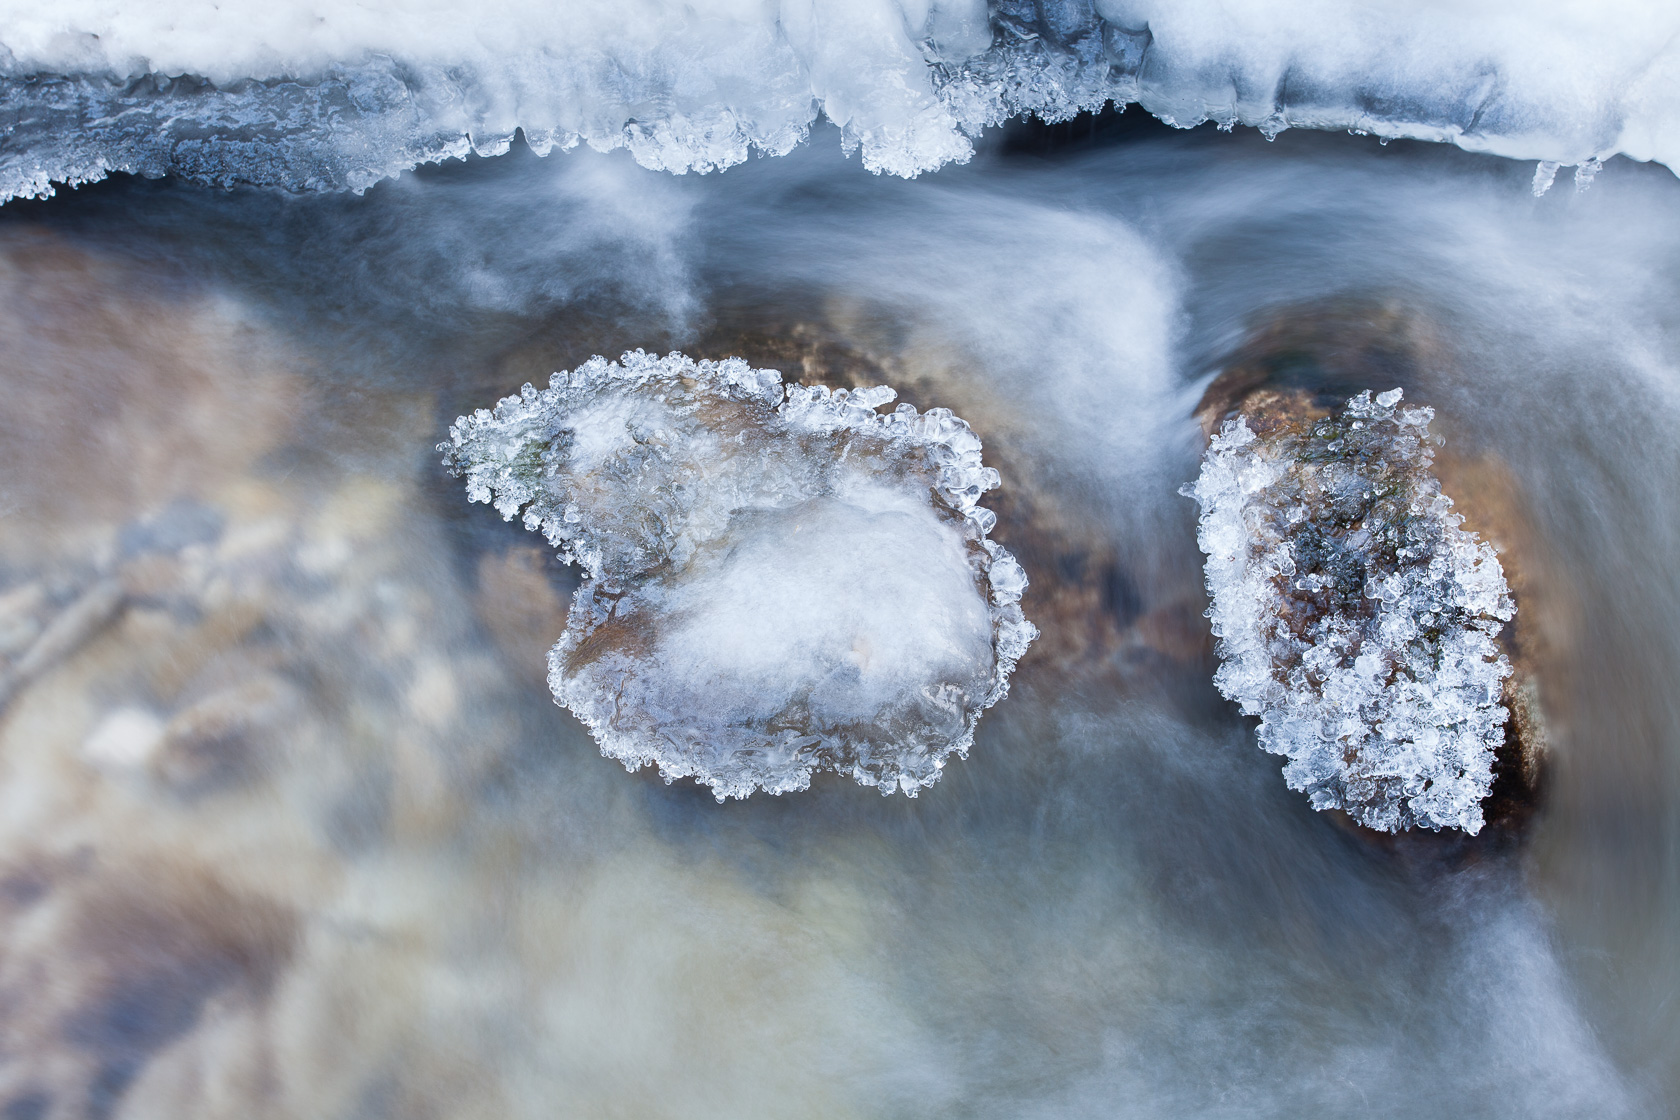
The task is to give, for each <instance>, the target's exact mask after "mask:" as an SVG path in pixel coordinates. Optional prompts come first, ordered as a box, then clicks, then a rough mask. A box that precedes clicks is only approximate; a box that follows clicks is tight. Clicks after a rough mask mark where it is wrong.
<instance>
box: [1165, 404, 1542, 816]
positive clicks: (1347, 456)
mask: <svg viewBox="0 0 1680 1120" xmlns="http://www.w3.org/2000/svg"><path fill="white" fill-rule="evenodd" d="M1400 399H1401V392H1400V390H1399V389H1394V390H1392V391H1390V392H1387V393H1382V394H1380V395H1378V396H1376V397H1374V398H1373V397H1372V395H1371V394H1370V393H1369V392H1367V393H1363V394H1361V395H1359V396H1357V397H1355V398H1354V399H1353V400H1351V401H1349V402H1348V404H1347V407H1346V408H1345V409H1344V410H1343V411H1342V413H1341V414H1340V415H1337V416H1332V417H1327V418H1325V419H1322V420H1319V421H1316V422H1302V423H1300V424H1298V425H1295V426H1293V427H1291V426H1285V427H1283V428H1281V429H1279V430H1277V431H1274V432H1272V433H1270V434H1268V435H1266V436H1259V435H1256V434H1255V432H1253V431H1252V430H1251V429H1250V428H1249V427H1248V425H1247V423H1246V422H1245V421H1244V420H1243V418H1242V417H1240V416H1239V417H1237V418H1235V419H1232V420H1229V421H1227V422H1226V423H1225V425H1224V427H1223V429H1222V430H1221V431H1220V433H1219V434H1218V435H1217V436H1216V437H1215V438H1214V440H1213V443H1212V446H1211V447H1210V448H1209V450H1208V453H1207V457H1206V461H1205V462H1204V465H1203V468H1202V473H1201V476H1200V477H1199V478H1198V479H1197V480H1196V482H1195V483H1194V484H1193V485H1192V486H1190V487H1187V488H1186V490H1185V493H1186V494H1187V495H1189V496H1191V497H1194V498H1195V499H1196V500H1197V501H1198V502H1199V503H1200V504H1201V509H1202V513H1201V522H1200V526H1199V529H1198V532H1197V540H1198V542H1199V543H1200V545H1201V548H1202V551H1203V552H1204V553H1206V555H1207V569H1206V570H1207V584H1208V591H1209V592H1210V594H1211V596H1212V599H1213V605H1212V608H1211V609H1210V611H1209V617H1210V618H1211V619H1212V621H1213V632H1214V634H1215V636H1216V637H1217V638H1218V649H1219V657H1220V660H1221V662H1222V664H1221V665H1220V668H1219V671H1218V673H1217V675H1216V676H1215V678H1214V680H1215V683H1216V684H1217V685H1218V687H1219V689H1220V691H1221V692H1222V693H1224V695H1225V696H1227V697H1228V698H1230V699H1232V700H1235V701H1237V702H1238V703H1239V704H1240V705H1241V706H1242V710H1243V711H1244V712H1245V713H1246V714H1248V715H1256V716H1259V717H1260V729H1259V739H1260V745H1261V746H1262V747H1263V748H1264V749H1266V750H1268V751H1271V752H1272V753H1274V754H1280V755H1284V756H1286V757H1287V758H1288V759H1289V762H1288V763H1287V764H1286V765H1285V766H1284V768H1283V773H1284V778H1285V779H1286V780H1287V781H1288V783H1289V786H1290V788H1291V789H1297V790H1302V791H1305V792H1306V793H1308V794H1309V795H1310V797H1311V799H1312V804H1313V807H1314V808H1317V809H1331V808H1339V809H1343V810H1346V811H1347V812H1348V814H1349V815H1351V816H1352V817H1353V818H1354V819H1355V820H1356V821H1358V822H1359V823H1360V824H1363V825H1366V826H1367V827H1370V828H1375V829H1381V830H1383V831H1388V832H1394V831H1399V830H1401V829H1405V828H1411V827H1414V826H1417V827H1423V828H1431V829H1440V828H1461V829H1463V830H1464V831H1466V832H1468V833H1471V834H1475V833H1476V832H1478V831H1480V829H1481V827H1482V809H1481V801H1482V799H1483V798H1484V797H1485V796H1487V793H1488V790H1489V787H1490V786H1491V785H1492V781H1493V774H1492V766H1493V757H1494V750H1495V748H1496V747H1498V746H1499V744H1500V742H1501V741H1502V738H1503V735H1504V724H1505V722H1506V719H1507V715H1508V713H1507V711H1506V709H1505V707H1504V706H1503V705H1502V704H1501V702H1500V695H1501V688H1502V685H1503V682H1504V680H1505V678H1506V677H1508V676H1509V675H1510V673H1511V665H1510V662H1509V660H1508V659H1507V658H1506V657H1505V655H1504V654H1502V653H1501V652H1500V650H1499V646H1498V643H1497V637H1498V634H1499V632H1500V630H1501V628H1502V627H1503V625H1504V623H1505V622H1507V621H1508V620H1510V619H1511V618H1512V616H1513V615H1514V613H1515V607H1514V606H1513V604H1512V601H1511V598H1510V595H1509V594H1508V593H1507V590H1506V586H1505V576H1504V572H1503V570H1502V569H1501V568H1500V564H1499V558H1498V557H1497V556H1496V555H1495V553H1494V550H1493V548H1492V546H1490V545H1489V544H1487V543H1486V542H1484V541H1481V540H1479V539H1478V538H1477V537H1476V535H1475V534H1473V533H1470V532H1468V531H1466V530H1465V529H1463V528H1462V527H1461V522H1462V520H1463V519H1462V517H1460V515H1458V514H1457V513H1454V512H1453V511H1452V502H1451V501H1450V500H1449V499H1448V498H1447V497H1446V496H1444V495H1443V494H1442V493H1441V489H1440V484H1439V483H1438V482H1437V480H1436V479H1435V478H1434V477H1433V475H1432V474H1431V473H1430V467H1431V466H1432V464H1433V461H1434V452H1433V450H1432V447H1431V443H1430V436H1429V430H1428V429H1429V422H1430V420H1431V419H1432V418H1433V416H1434V412H1433V410H1431V409H1428V408H1406V407H1401V406H1400Z"/></svg>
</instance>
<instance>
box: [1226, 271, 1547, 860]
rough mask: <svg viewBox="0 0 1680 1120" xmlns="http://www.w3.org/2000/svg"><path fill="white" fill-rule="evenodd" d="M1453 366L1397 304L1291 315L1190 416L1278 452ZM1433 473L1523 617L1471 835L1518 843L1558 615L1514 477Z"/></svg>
mask: <svg viewBox="0 0 1680 1120" xmlns="http://www.w3.org/2000/svg"><path fill="white" fill-rule="evenodd" d="M1446 361H1447V358H1446V355H1445V347H1444V346H1443V345H1442V344H1441V342H1440V339H1439V335H1438V333H1437V331H1436V329H1435V328H1434V327H1433V326H1432V324H1431V323H1430V322H1429V321H1428V320H1427V319H1426V318H1425V317H1423V316H1421V315H1418V314H1415V313H1413V312H1410V311H1409V310H1407V309H1405V308H1403V307H1400V306H1398V305H1374V306H1373V305H1360V304H1349V305H1339V306H1331V307H1327V308H1326V307H1308V308H1292V309H1289V310H1288V311H1286V312H1284V313H1280V314H1279V315H1277V316H1275V317H1274V318H1273V319H1272V320H1270V321H1268V322H1267V323H1265V324H1263V325H1262V326H1260V327H1259V328H1257V329H1255V330H1254V331H1252V332H1251V333H1250V334H1249V336H1248V337H1247V338H1246V339H1245V340H1244V341H1243V342H1242V343H1241V344H1240V345H1239V346H1238V348H1237V350H1236V351H1235V353H1234V354H1233V355H1232V357H1231V358H1230V359H1229V361H1228V362H1227V364H1226V366H1225V368H1224V369H1223V370H1222V371H1221V372H1220V373H1219V375H1218V376H1216V377H1215V378H1214V380H1213V381H1212V382H1211V383H1210V385H1209V386H1208V389H1207V390H1206V392H1205V393H1204V395H1203V397H1202V400H1201V402H1200V403H1199V404H1198V406H1197V408H1196V410H1195V416H1196V419H1197V421H1198V422H1199V423H1200V425H1201V426H1202V430H1203V432H1204V434H1206V435H1207V436H1208V438H1209V439H1210V440H1212V439H1213V438H1214V437H1215V436H1216V435H1217V434H1218V433H1219V432H1220V431H1221V430H1222V429H1224V428H1225V425H1227V424H1228V423H1231V422H1233V421H1236V420H1238V419H1240V420H1241V423H1242V424H1243V426H1244V427H1246V428H1247V429H1248V430H1250V431H1252V432H1253V433H1254V434H1255V436H1256V437H1257V440H1258V443H1257V445H1256V446H1257V447H1272V446H1277V447H1283V446H1286V445H1289V444H1290V443H1291V441H1295V442H1296V443H1298V442H1299V441H1300V440H1301V438H1302V437H1303V435H1304V433H1307V432H1310V431H1313V430H1315V428H1316V427H1317V426H1322V425H1323V424H1325V423H1327V422H1329V421H1330V420H1331V418H1333V417H1334V416H1335V415H1336V414H1337V413H1338V412H1339V411H1340V409H1341V408H1342V407H1343V402H1345V401H1346V400H1348V399H1349V398H1350V397H1351V396H1353V395H1354V394H1355V393H1356V392H1358V391H1360V390H1363V389H1368V388H1379V389H1391V388H1395V387H1399V386H1406V385H1414V384H1416V383H1417V382H1418V381H1419V380H1420V377H1419V374H1420V371H1421V370H1422V369H1423V368H1425V366H1426V365H1428V366H1432V367H1434V368H1437V369H1438V368H1442V367H1443V366H1444V365H1445V363H1446ZM1408 403H1410V402H1408ZM1225 430H1229V429H1225ZM1330 446H1332V447H1334V446H1336V444H1334V443H1332V444H1331V445H1330ZM1354 450H1356V449H1355V448H1352V447H1351V446H1350V448H1349V449H1348V453H1349V454H1352V453H1353V452H1354ZM1359 453H1360V454H1368V453H1369V452H1365V451H1360V452H1359ZM1426 469H1429V470H1430V471H1431V473H1432V474H1433V475H1436V476H1438V477H1439V478H1440V479H1441V490H1442V492H1444V493H1447V494H1449V495H1450V496H1451V499H1452V505H1453V511H1454V512H1455V513H1457V514H1459V515H1461V516H1462V518H1463V526H1462V527H1463V529H1464V530H1465V531H1468V532H1469V533H1471V534H1473V535H1475V536H1476V537H1478V538H1479V539H1481V540H1483V541H1488V542H1491V544H1492V546H1493V549H1494V551H1496V552H1497V554H1498V556H1499V562H1500V564H1501V566H1502V568H1503V574H1504V578H1505V580H1506V582H1508V584H1509V586H1510V588H1511V592H1512V596H1511V597H1512V599H1513V600H1514V601H1515V603H1516V607H1517V609H1516V610H1515V614H1514V617H1512V618H1510V619H1509V620H1507V621H1505V623H1504V625H1502V626H1499V627H1498V628H1497V633H1496V636H1495V643H1496V649H1497V651H1498V655H1499V657H1500V658H1502V659H1504V660H1506V661H1508V662H1509V664H1510V666H1511V670H1510V672H1509V674H1508V675H1506V676H1505V678H1504V680H1503V682H1502V684H1501V685H1500V686H1499V689H1498V698H1499V706H1500V708H1501V709H1503V712H1504V713H1505V717H1506V718H1505V721H1504V727H1503V733H1502V734H1501V735H1499V736H1496V737H1495V738H1496V740H1497V742H1496V745H1493V747H1492V752H1493V753H1492V761H1491V774H1490V780H1489V781H1488V783H1487V784H1488V785H1489V786H1490V787H1491V788H1489V789H1488V791H1487V793H1486V795H1485V797H1483V798H1482V799H1481V801H1480V811H1479V814H1478V816H1477V817H1476V819H1475V821H1474V827H1475V828H1476V829H1479V828H1480V826H1481V821H1482V820H1485V821H1486V822H1487V823H1488V824H1489V825H1491V826H1492V828H1491V829H1490V830H1489V833H1488V835H1490V836H1492V837H1495V838H1505V837H1511V836H1515V835H1518V834H1520V832H1521V831H1522V829H1523V826H1524V825H1525V824H1526V823H1527V821H1528V820H1529V818H1530V817H1531V815H1532V813H1533V811H1534V809H1535V807H1536V806H1537V805H1538V803H1539V798H1540V794H1541V791H1542V790H1543V786H1544V780H1545V779H1544V776H1545V770H1546V759H1547V754H1548V745H1547V733H1546V721H1545V718H1544V716H1543V715H1542V713H1541V708H1540V703H1539V691H1540V688H1539V681H1540V674H1541V671H1542V669H1543V665H1544V663H1545V660H1546V658H1545V653H1544V651H1545V648H1546V647H1547V646H1548V645H1550V644H1551V643H1550V641H1549V640H1548V636H1547V635H1548V632H1550V631H1555V630H1556V626H1555V624H1554V625H1548V621H1549V620H1550V618H1551V616H1553V615H1555V614H1556V613H1557V612H1556V611H1555V610H1553V609H1547V608H1546V607H1544V606H1542V605H1541V604H1542V602H1543V601H1544V599H1545V598H1546V597H1545V596H1544V595H1542V594H1541V589H1540V584H1541V583H1542V582H1543V581H1540V580H1538V579H1537V578H1536V575H1535V572H1536V570H1537V568H1538V564H1539V561H1538V559H1537V557H1536V551H1537V550H1536V549H1534V547H1533V543H1534V540H1533V531H1532V528H1531V524H1532V523H1531V521H1530V519H1529V518H1528V517H1527V516H1526V514H1525V513H1524V511H1523V508H1522V498H1521V491H1520V487H1519V485H1518V483H1517V481H1516V479H1515V478H1514V477H1513V476H1512V474H1511V472H1510V470H1509V469H1508V468H1506V467H1505V466H1504V465H1503V464H1502V463H1500V462H1499V461H1498V460H1497V459H1496V458H1495V457H1493V456H1491V455H1485V454H1484V455H1480V456H1474V457H1467V456H1465V455H1463V454H1454V453H1451V452H1445V453H1442V454H1440V455H1438V456H1437V457H1436V458H1435V460H1434V463H1433V464H1432V465H1431V466H1430V467H1428V468H1426ZM1301 508H1302V509H1303V511H1304V510H1306V509H1307V506H1305V505H1303V506H1302V507H1301ZM1292 784H1293V783H1292ZM1355 816H1356V817H1358V816H1359V814H1358V813H1356V814H1355Z"/></svg>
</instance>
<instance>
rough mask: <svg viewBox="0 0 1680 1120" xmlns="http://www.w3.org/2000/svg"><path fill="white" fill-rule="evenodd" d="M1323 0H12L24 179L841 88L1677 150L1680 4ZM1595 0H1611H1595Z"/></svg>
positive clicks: (910, 109)
mask: <svg viewBox="0 0 1680 1120" xmlns="http://www.w3.org/2000/svg"><path fill="white" fill-rule="evenodd" d="M1606 3H1607V4H1608V9H1606V10H1604V11H1602V12H1601V13H1599V14H1598V15H1597V16H1596V18H1591V19H1583V18H1582V17H1583V12H1582V11H1580V10H1577V9H1578V8H1579V5H1568V4H1563V3H1558V4H1556V5H1555V8H1556V10H1555V11H1554V10H1551V9H1552V8H1553V7H1554V5H1549V4H1544V3H1542V4H1540V5H1534V4H1521V5H1519V4H1515V3H1509V4H1501V3H1491V4H1486V5H1481V6H1479V7H1476V8H1475V9H1474V10H1466V11H1457V10H1453V11H1449V10H1448V9H1445V8H1443V9H1440V10H1438V11H1437V10H1430V9H1428V8H1427V6H1425V7H1424V8H1418V7H1417V6H1415V5H1401V4H1396V5H1383V4H1359V5H1343V6H1338V5H1335V4H1330V5H1325V4H1323V3H1319V2H1317V0H1264V2H1247V0H1244V2H1236V3H1233V2H1230V0H989V2H988V0H805V2H801V3H796V4H792V3H790V4H780V3H770V4H767V5H761V4H742V3H739V2H736V0H686V2H684V3H675V2H664V0H650V2H648V3H645V4H641V5H636V6H632V7H629V8H626V7H624V6H622V5H616V4H608V3H605V2H603V0H579V2H577V3H570V4H564V5H554V4H550V3H535V2H526V0H497V2H496V3H493V4H491V5H489V6H488V7H486V8H482V9H479V8H474V7H472V6H449V5H441V6H440V5H436V4H420V3H417V2H416V0H368V2H366V3H359V4H356V5H324V4H320V3H318V0H290V2H287V0H219V2H217V3H215V4H203V5H197V6H196V7H195V8H194V10H190V11H189V10H187V9H188V8H189V7H194V6H192V5H191V4H190V3H189V0H155V2H154V3H149V4H133V5H108V4H102V3H96V2H94V0H63V2H61V3H55V4H50V5H43V4H40V3H36V2H25V0H0V133H3V135H4V143H3V144H0V201H4V200H5V199H8V198H13V197H18V196H28V195H45V194H50V193H51V192H52V189H53V184H55V183H59V184H75V183H82V182H87V181H89V180H92V179H97V178H101V177H103V176H105V175H106V174H109V173H111V172H113V171H124V172H133V173H136V174H141V175H165V174H171V175H180V176H184V177H186V178H189V179H193V180H196V181H201V182H207V183H218V184H232V183H255V184H263V185H274V186H281V187H286V188H290V189H298V190H358V191H359V190H363V189H366V188H367V187H368V186H370V185H372V184H373V183H376V182H378V181H379V180H381V179H383V178H386V177H389V176H392V175H395V174H397V173H398V172H400V171H403V170H405V169H407V168H411V167H414V166H416V165H417V164H420V163H425V162H432V161H438V160H443V159H449V158H456V157H462V156H465V155H467V154H468V153H469V152H474V151H476V152H479V153H481V154H495V153H500V152H504V151H506V150H507V149H508V146H509V145H510V144H511V143H512V142H513V139H514V137H515V134H516V133H519V132H522V133H523V135H524V137H525V139H526V140H527V141H528V142H529V143H530V145H531V147H532V148H533V149H535V150H536V151H537V152H539V153H546V152H548V151H549V150H551V149H553V148H560V149H567V148H571V147H574V146H576V145H578V144H588V145H590V146H592V147H595V148H599V149H602V150H606V149H612V148H624V149H628V150H629V151H630V152H631V154H632V155H634V157H635V158H636V159H637V160H638V161H639V162H641V163H642V164H644V165H645V166H648V167H652V168H658V169H663V170H669V171H676V172H682V171H690V170H693V171H708V170H713V169H718V168H724V167H729V166H731V165H734V164H738V163H740V162H742V161H743V160H745V159H746V158H748V156H749V155H750V154H751V153H752V152H754V151H758V152H762V153H766V154H771V155H779V154H784V153H786V152H788V151H790V150H792V148H793V147H795V146H796V145H797V144H799V143H800V142H801V141H802V140H803V139H804V138H805V137H806V136H807V134H808V133H809V130H810V128H811V125H812V124H813V123H814V122H815V121H816V120H817V119H818V118H819V116H822V117H826V118H827V119H829V120H831V121H833V122H834V123H835V124H836V125H838V126H839V127H840V129H841V142H842V144H843V145H844V146H845V147H846V148H847V149H848V150H856V151H858V152H860V153H861V157H862V160H863V162H864V164H865V165H866V166H867V167H868V168H870V169H871V170H872V171H876V172H884V173H889V174H894V175H904V176H914V175H917V174H920V173H922V172H924V171H930V170H933V169H935V168H938V167H941V166H943V165H945V164H947V163H950V162H953V161H955V162H961V161H964V160H966V159H968V158H969V157H970V155H971V154H972V152H973V145H972V141H973V139H974V138H975V137H976V136H978V135H979V134H980V133H981V132H982V131H983V130H984V129H985V128H987V127H989V126H991V125H995V124H997V123H999V122H1001V121H1003V120H1006V119H1008V118H1010V117H1014V116H1017V115H1020V114H1032V115H1035V116H1037V117H1039V118H1040V119H1042V120H1045V121H1051V122H1054V121H1061V120H1067V119H1069V118H1071V117H1073V116H1075V115H1076V114H1078V113H1080V112H1084V111H1093V110H1098V109H1101V108H1102V107H1104V106H1105V105H1110V104H1113V105H1120V106H1124V105H1128V104H1133V103H1136V104H1138V105H1141V106H1142V107H1143V108H1144V109H1145V110H1147V111H1148V112H1150V113H1152V114H1154V115H1155V116H1157V117H1159V118H1160V119H1161V120H1163V121H1166V122H1167V123H1169V124H1172V125H1175V126H1180V127H1190V126H1192V125H1196V124H1200V123H1202V122H1204V121H1209V120H1211V121H1214V122H1216V123H1218V124H1219V125H1220V126H1221V127H1223V128H1230V127H1231V126H1233V125H1237V124H1243V125H1250V126H1253V127H1255V128H1257V129H1259V130H1261V131H1262V132H1263V133H1265V134H1266V135H1267V136H1268V137H1270V136H1275V135H1277V134H1278V133H1279V132H1281V131H1283V130H1284V129H1288V128H1315V129H1331V130H1336V131H1340V130H1350V131H1354V132H1358V133H1361V134H1372V135H1376V136H1378V137H1379V138H1380V139H1382V140H1384V141H1385V142H1386V140H1388V139H1391V138H1395V137H1410V138H1415V139H1424V140H1438V141H1447V142H1451V143H1455V144H1458V145H1460V146H1462V147H1464V148H1467V149H1470V150H1473V151H1486V152H1492V153H1495V154H1498V155H1503V156H1509V157H1512V158H1521V159H1534V160H1544V161H1548V162H1552V163H1557V164H1559V165H1562V166H1578V167H1585V166H1590V165H1591V162H1592V161H1594V160H1601V159H1606V158H1609V157H1610V156H1611V155H1613V154H1617V153H1621V154H1625V155H1629V156H1631V157H1633V158H1636V159H1646V160H1651V159H1654V160H1659V161H1662V162H1665V163H1668V164H1669V165H1670V166H1675V165H1676V163H1677V162H1680V127H1677V125H1676V122H1677V121H1680V93H1677V92H1676V91H1677V90H1680V10H1677V9H1675V8H1674V6H1673V5H1659V4H1654V3H1642V2H1640V0H1606ZM1600 7H1603V6H1602V5H1600Z"/></svg>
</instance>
